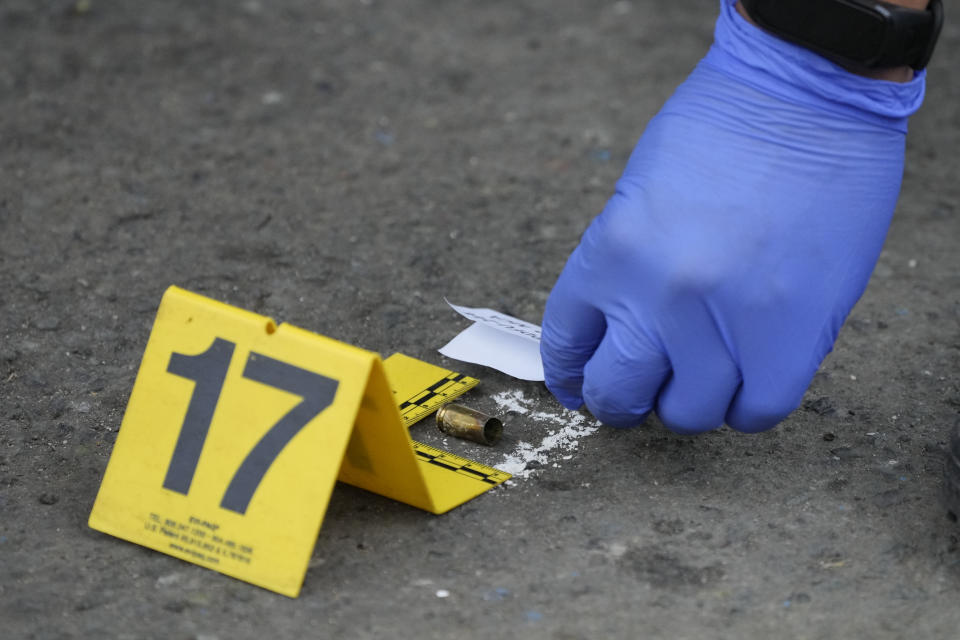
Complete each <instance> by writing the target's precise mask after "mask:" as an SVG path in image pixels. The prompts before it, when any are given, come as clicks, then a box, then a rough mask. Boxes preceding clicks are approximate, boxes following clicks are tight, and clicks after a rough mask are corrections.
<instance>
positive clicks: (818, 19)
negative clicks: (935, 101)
mask: <svg viewBox="0 0 960 640" xmlns="http://www.w3.org/2000/svg"><path fill="white" fill-rule="evenodd" d="M857 1H859V0H857ZM734 2H735V5H736V11H737V13H738V14H739V15H740V17H742V18H743V19H744V20H745V21H746V22H748V23H749V24H750V25H752V26H753V27H756V28H758V29H760V30H761V31H763V32H765V33H767V34H768V35H770V36H772V37H774V38H778V39H784V40H787V41H790V42H794V43H796V44H799V45H800V46H803V47H806V48H808V49H811V50H813V51H814V52H816V53H818V54H819V55H822V56H824V57H826V58H828V59H830V60H832V61H833V62H834V63H835V64H837V65H838V66H840V67H842V68H843V69H845V70H846V71H848V72H850V73H853V74H855V75H859V76H862V77H866V78H871V79H877V80H885V81H889V82H899V83H906V82H910V81H911V80H913V78H914V77H915V70H918V69H923V67H924V66H925V65H926V62H927V61H928V60H929V56H930V53H931V52H932V50H933V46H934V43H935V42H936V39H937V35H938V34H939V31H940V25H941V24H942V8H941V7H942V5H941V4H940V0H936V2H937V5H936V6H935V7H932V8H930V9H929V11H930V12H928V6H929V5H930V0H882V1H880V2H877V3H872V4H873V5H875V6H874V8H873V9H872V11H873V12H874V15H882V16H886V17H887V22H886V24H885V26H884V28H888V29H890V28H893V29H897V28H899V29H902V31H900V32H898V33H897V35H896V36H894V35H893V34H892V33H891V32H889V31H888V32H887V33H886V34H885V35H884V36H882V37H883V38H884V40H883V42H885V44H884V45H883V46H884V48H887V47H894V48H893V50H892V51H890V50H888V51H887V52H886V56H887V59H888V62H887V63H886V64H884V63H883V62H882V60H884V57H883V56H884V54H883V53H881V51H882V50H880V49H877V48H876V47H877V46H878V44H879V43H878V41H877V37H878V36H877V35H876V34H875V35H873V36H872V38H873V42H872V43H871V44H868V43H867V42H863V43H862V45H861V49H860V51H859V52H858V53H859V54H860V55H863V56H871V57H872V56H876V57H872V59H871V57H865V58H863V59H858V55H857V53H853V52H854V51H855V50H856V49H848V48H847V45H846V44H841V43H839V42H837V40H836V37H837V30H838V29H847V30H849V29H851V28H856V27H852V25H851V24H849V22H848V21H849V20H850V19H851V18H850V16H851V15H857V14H858V12H859V11H861V9H857V7H858V5H855V4H845V0H827V2H826V5H829V6H830V7H831V9H830V10H829V11H828V10H827V6H826V5H824V6H822V7H821V8H819V9H818V8H816V7H817V6H818V3H816V2H815V3H814V4H813V5H811V7H810V8H809V9H806V10H801V9H799V8H797V7H793V8H791V7H790V6H787V7H784V8H782V9H779V10H778V11H777V10H774V9H773V8H772V6H770V5H773V3H772V2H762V3H761V0H757V1H756V2H754V0H751V1H750V2H746V0H734ZM831 2H836V5H832V4H831ZM884 4H886V5H895V7H894V6H891V7H890V9H884V8H883V5H884ZM870 5H871V3H863V4H862V5H859V6H862V7H866V6H870ZM748 6H749V9H748V8H747V7H748ZM833 6H835V7H836V9H835V10H834V9H833V8H832V7H833ZM896 7H903V9H905V10H909V11H908V12H906V13H900V14H894V15H895V16H897V17H894V18H891V17H890V13H889V12H890V11H891V10H893V9H894V8H896ZM771 10H773V11H776V13H772V14H771V13H769V12H770V11H771ZM897 10H898V11H899V9H897ZM756 11H759V12H760V13H759V14H757V16H756V19H754V17H753V16H752V15H751V14H752V13H753V12H756ZM797 11H802V12H803V13H802V14H797V13H796V12H797ZM808 12H809V13H808ZM831 12H832V13H831ZM777 13H779V16H777ZM911 14H912V15H911ZM861 15H862V14H861ZM917 15H923V16H926V18H918V17H917ZM775 16H776V17H775ZM787 16H790V17H789V18H788V17H787ZM784 19H787V20H790V21H791V22H789V23H784V22H783V21H784ZM858 19H859V18H858ZM876 19H877V18H874V19H873V20H874V23H873V24H876ZM798 20H799V21H801V22H800V23H798V22H797V21H798ZM893 20H896V21H897V22H896V23H894V22H891V21H893ZM923 20H932V21H933V22H932V25H931V23H930V22H929V21H928V22H927V23H926V24H922V23H921V22H918V21H923ZM811 22H812V23H814V24H811ZM778 23H782V24H778ZM787 24H793V25H794V26H786V25H787ZM798 24H805V25H806V26H805V27H802V28H801V27H799V26H797V25H798ZM873 24H864V25H863V28H864V29H870V30H872V29H873V28H874V26H873ZM894 24H899V25H900V26H899V27H896V26H891V25H894ZM774 25H777V26H774ZM927 25H931V26H927ZM811 28H815V29H818V30H820V33H819V34H818V35H813V34H812V33H810V32H809V30H810V29H811ZM927 28H929V29H930V30H931V31H932V36H931V39H930V40H928V41H927V42H926V43H924V42H923V41H921V40H918V38H919V37H924V36H923V35H922V34H923V33H924V29H927ZM831 32H832V33H831ZM907 34H909V35H907ZM848 37H850V36H848ZM898 38H904V39H903V40H899V39H898ZM831 40H832V43H831ZM918 45H919V46H926V47H927V49H926V51H925V52H924V51H923V50H921V49H916V48H915V47H917V46H918ZM855 46H856V45H855ZM871 46H872V47H874V48H873V49H871V48H870V47H871ZM897 46H901V47H908V48H907V49H906V50H904V49H901V50H900V51H899V52H898V51H897V49H896V47H897ZM838 47H839V48H838ZM863 47H866V49H864V48H863ZM908 51H909V52H910V53H908ZM898 53H899V55H898ZM897 58H899V60H897ZM900 60H909V61H905V62H903V63H900Z"/></svg>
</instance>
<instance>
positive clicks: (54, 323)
mask: <svg viewBox="0 0 960 640" xmlns="http://www.w3.org/2000/svg"><path fill="white" fill-rule="evenodd" d="M33 326H35V327H36V328H37V329H40V331H56V330H57V329H58V328H59V327H60V318H58V317H56V316H42V317H40V318H38V319H37V320H36V321H35V322H34V323H33Z"/></svg>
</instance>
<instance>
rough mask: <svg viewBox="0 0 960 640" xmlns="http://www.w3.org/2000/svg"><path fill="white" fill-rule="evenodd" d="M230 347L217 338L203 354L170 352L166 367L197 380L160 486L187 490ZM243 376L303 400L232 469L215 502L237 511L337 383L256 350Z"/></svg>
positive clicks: (327, 401)
mask: <svg viewBox="0 0 960 640" xmlns="http://www.w3.org/2000/svg"><path fill="white" fill-rule="evenodd" d="M235 347H236V345H235V344H234V343H233V342H230V341H228V340H223V339H222V338H217V339H215V340H214V341H213V344H212V345H210V348H209V349H207V350H206V351H204V352H203V353H200V354H197V355H193V356H188V355H184V354H182V353H174V354H172V355H171V356H170V363H169V364H168V365H167V371H168V372H169V373H172V374H174V375H178V376H181V377H183V378H187V379H188V380H193V381H194V382H195V383H196V385H195V386H194V388H193V395H192V396H191V397H190V404H189V405H188V406H187V414H186V416H185V417H184V419H183V424H182V425H181V426H180V435H179V436H178V437H177V444H176V447H175V448H174V450H173V457H171V458H170V466H169V467H168V468H167V475H166V477H165V478H164V481H163V486H164V488H165V489H170V490H171V491H176V492H177V493H182V494H184V495H186V494H187V493H189V492H190V485H191V483H192V482H193V476H194V473H195V472H196V470H197V463H198V462H199V461H200V453H201V451H202V450H203V444H204V442H205V441H206V439H207V433H208V432H209V430H210V423H211V421H212V420H213V414H214V411H216V408H217V403H218V401H219V400H220V394H221V392H222V391H223V383H224V380H225V379H226V377H227V369H229V367H230V360H231V359H232V358H233V352H234V348H235ZM243 377H244V378H247V379H249V380H253V381H255V382H259V383H261V384H265V385H268V386H271V387H274V388H276V389H280V390H281V391H286V392H289V393H292V394H295V395H298V396H300V398H302V400H301V401H300V402H299V403H297V405H296V406H295V407H293V409H291V410H290V411H288V412H287V413H286V415H284V416H283V417H282V418H280V420H278V421H277V422H276V424H274V425H273V426H272V427H270V429H269V430H268V431H267V432H266V433H265V434H264V435H263V437H262V438H260V441H259V442H257V444H256V445H254V447H253V449H251V450H250V453H248V454H247V457H246V458H244V460H243V462H242V463H241V464H240V466H239V468H237V471H236V473H234V474H233V478H232V479H231V480H230V484H229V485H228V486H227V490H226V491H225V492H224V494H223V500H221V501H220V506H221V507H223V508H224V509H229V510H230V511H235V512H237V513H240V514H243V513H246V511H247V506H248V505H249V504H250V500H251V499H252V498H253V494H254V493H255V492H256V490H257V487H259V486H260V483H261V482H262V481H263V477H264V475H266V473H267V470H268V469H269V468H270V465H272V464H273V461H274V460H276V458H277V456H278V455H280V452H281V451H283V448H284V447H286V446H287V443H288V442H290V440H292V439H293V437H294V436H296V435H297V433H299V432H300V430H301V429H303V427H305V426H306V425H307V424H308V423H309V422H310V421H311V420H313V419H314V418H316V417H317V416H318V415H320V414H321V413H322V412H323V411H324V409H326V408H327V407H329V406H330V405H331V404H333V399H334V396H335V395H336V392H337V387H338V385H339V382H338V381H337V380H334V379H333V378H328V377H327V376H322V375H320V374H318V373H314V372H312V371H307V370H306V369H301V368H300V367H295V366H293V365H291V364H287V363H286V362H282V361H280V360H275V359H274V358H270V357H268V356H265V355H263V354H260V353H251V354H250V356H249V357H248V358H247V364H246V367H244V370H243Z"/></svg>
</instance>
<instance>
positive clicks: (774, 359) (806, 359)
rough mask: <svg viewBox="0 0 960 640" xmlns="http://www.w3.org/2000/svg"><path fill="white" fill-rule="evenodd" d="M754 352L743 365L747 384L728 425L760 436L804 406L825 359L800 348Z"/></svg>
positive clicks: (777, 347) (778, 347) (812, 350)
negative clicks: (802, 404)
mask: <svg viewBox="0 0 960 640" xmlns="http://www.w3.org/2000/svg"><path fill="white" fill-rule="evenodd" d="M798 342H800V341H798ZM827 350H829V349H827ZM750 351H751V353H750V356H749V357H748V358H747V359H746V360H745V361H744V362H742V363H741V368H742V375H743V383H742V385H741V386H740V390H739V391H738V392H737V395H736V396H735V398H734V400H733V402H732V403H731V405H730V410H729V411H728V412H727V419H726V422H727V424H728V425H730V426H731V427H732V428H734V429H736V430H737V431H743V432H745V433H757V432H759V431H766V430H767V429H772V428H773V427H775V426H776V425H777V424H778V423H779V422H781V421H782V420H784V419H785V418H786V417H787V416H788V415H790V413H792V412H793V410H794V409H796V408H797V407H798V406H800V402H801V401H802V400H803V394H804V393H805V392H806V390H807V387H808V386H810V381H811V380H812V379H813V375H814V374H815V373H816V372H817V367H818V366H819V363H820V361H821V360H822V359H823V358H822V356H820V357H817V354H818V350H817V348H815V347H810V348H804V347H803V346H800V347H798V346H797V345H796V344H792V345H791V348H790V349H786V348H784V347H783V346H782V345H775V344H769V345H768V348H766V349H756V348H755V349H751V350H750ZM822 353H823V355H826V351H823V352H822Z"/></svg>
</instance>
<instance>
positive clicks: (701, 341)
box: [541, 0, 924, 433]
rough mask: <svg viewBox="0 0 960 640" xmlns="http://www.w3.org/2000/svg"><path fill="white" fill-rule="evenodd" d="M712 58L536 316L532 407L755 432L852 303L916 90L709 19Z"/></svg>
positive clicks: (727, 3)
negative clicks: (537, 399)
mask: <svg viewBox="0 0 960 640" xmlns="http://www.w3.org/2000/svg"><path fill="white" fill-rule="evenodd" d="M721 5H722V8H721V15H720V19H719V20H718V22H717V29H716V32H715V42H714V45H713V47H712V48H711V50H710V52H709V53H708V54H707V56H706V57H705V58H704V59H703V60H702V61H701V62H700V64H699V65H698V66H697V68H696V69H695V70H694V71H693V73H692V74H691V75H690V77H689V78H688V79H687V80H686V82H684V84H682V85H681V86H680V87H679V88H678V89H677V91H676V93H675V94H674V95H673V97H671V98H670V100H669V101H668V102H667V103H666V105H665V106H664V107H663V109H662V110H661V111H660V113H659V114H658V115H657V116H656V117H655V118H654V119H653V120H652V121H651V122H650V124H649V125H648V127H647V129H646V131H645V132H644V134H643V136H642V138H641V139H640V142H639V143H638V144H637V147H636V149H635V150H634V152H633V155H632V156H631V158H630V161H629V163H628V165H627V168H626V171H625V172H624V174H623V177H622V178H621V179H620V181H619V182H618V183H617V188H616V194H615V195H614V196H613V197H612V198H611V199H610V201H609V202H608V204H607V206H606V208H605V209H604V211H603V212H602V213H601V215H600V216H598V217H597V218H596V219H595V220H594V221H593V223H592V224H591V225H590V227H589V228H588V229H587V231H586V233H585V234H584V236H583V238H582V240H581V242H580V245H579V246H578V247H577V249H576V250H575V251H574V252H573V254H572V255H571V256H570V258H569V260H568V261H567V264H566V267H565V268H564V270H563V273H562V274H561V275H560V278H559V280H558V281H557V284H556V286H555V287H554V289H553V292H552V293H551V295H550V298H549V300H548V302H547V306H546V311H545V313H544V318H543V339H542V342H541V353H542V356H543V366H544V372H545V375H546V383H547V386H548V387H549V389H550V390H551V391H552V392H553V393H554V395H556V397H557V398H558V399H559V400H560V402H561V403H562V404H564V405H565V406H566V407H568V408H571V409H574V408H578V407H580V406H581V405H582V404H583V403H586V405H587V408H589V409H590V411H591V412H593V414H594V415H595V416H596V417H597V418H599V419H600V420H601V421H602V422H604V423H606V424H609V425H613V426H631V425H636V424H638V423H640V422H642V421H643V419H644V418H645V417H646V415H647V414H648V413H649V412H650V411H652V410H655V411H656V412H657V414H658V415H659V417H660V419H661V420H662V422H663V423H664V424H665V425H666V426H667V427H669V428H670V429H672V430H674V431H676V432H679V433H698V432H702V431H706V430H709V429H713V428H716V427H718V426H720V425H722V424H723V423H724V422H726V423H727V424H728V425H730V426H731V427H733V428H735V429H738V430H741V431H749V432H754V431H761V430H764V429H768V428H770V427H773V426H774V425H775V424H776V423H778V422H779V421H780V420H782V419H783V418H785V417H786V416H787V415H788V414H789V413H790V412H791V411H793V409H795V408H796V407H797V406H798V405H799V404H800V401H801V399H802V397H803V394H804V392H805V391H806V389H807V386H808V385H809V384H810V380H811V379H812V377H813V375H814V373H815V372H816V370H817V368H818V367H819V365H820V363H821V361H822V360H823V358H824V357H825V356H826V354H827V353H829V351H830V350H831V349H832V347H833V343H834V340H835V339H836V337H837V333H838V331H839V330H840V327H841V325H842V324H843V322H844V320H845V319H846V317H847V314H848V313H849V312H850V310H851V308H852V307H853V305H854V303H855V302H856V301H857V299H858V298H859V297H860V295H861V294H862V293H863V290H864V288H865V287H866V284H867V280H868V279H869V276H870V272H871V271H872V270H873V267H874V265H875V263H876V261H877V258H878V256H879V254H880V249H881V246H882V244H883V241H884V237H885V235H886V232H887V228H888V226H889V224H890V219H891V216H892V214H893V209H894V205H895V204H896V200H897V196H898V193H899V190H900V182H901V177H902V173H903V156H904V139H905V135H906V118H907V116H908V115H910V114H911V113H913V112H914V111H915V110H916V109H917V108H918V107H919V105H920V103H921V101H922V99H923V89H924V78H923V74H922V73H921V74H918V75H917V77H916V78H915V79H914V80H913V81H912V82H909V83H905V84H898V83H892V82H886V81H879V80H871V79H867V78H863V77H860V76H856V75H853V74H851V73H849V72H847V71H845V70H843V69H841V68H839V67H837V66H836V65H834V64H833V63H831V62H829V61H827V60H826V59H824V58H821V57H819V56H817V55H815V54H813V53H811V52H809V51H807V50H805V49H802V48H800V47H797V46H794V45H791V44H788V43H786V42H783V41H781V40H779V39H777V38H775V37H773V36H771V35H769V34H767V33H765V32H763V31H761V30H760V29H758V28H756V27H754V26H753V25H751V24H749V23H748V22H746V21H745V20H744V19H743V18H742V17H741V16H740V15H739V14H738V13H737V12H736V9H735V8H734V0H722V1H721Z"/></svg>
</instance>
